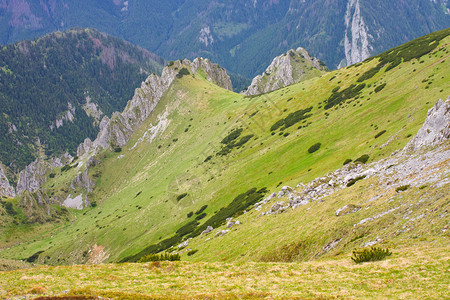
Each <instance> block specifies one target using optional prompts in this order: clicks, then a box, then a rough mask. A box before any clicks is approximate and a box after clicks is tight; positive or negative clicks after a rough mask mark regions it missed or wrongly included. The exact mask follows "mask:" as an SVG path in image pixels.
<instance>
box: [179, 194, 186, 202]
mask: <svg viewBox="0 0 450 300" xmlns="http://www.w3.org/2000/svg"><path fill="white" fill-rule="evenodd" d="M187 195H188V193H183V194H180V195H178V196H177V201H180V200H181V199H183V198H184V197H186V196H187Z"/></svg>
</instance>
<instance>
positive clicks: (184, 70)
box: [177, 68, 191, 79]
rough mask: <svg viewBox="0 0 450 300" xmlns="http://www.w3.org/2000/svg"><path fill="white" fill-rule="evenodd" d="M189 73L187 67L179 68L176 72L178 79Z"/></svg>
mask: <svg viewBox="0 0 450 300" xmlns="http://www.w3.org/2000/svg"><path fill="white" fill-rule="evenodd" d="M189 74H191V73H189V70H188V69H186V68H181V70H180V71H179V72H178V74H177V78H178V79H180V78H183V76H184V75H189Z"/></svg>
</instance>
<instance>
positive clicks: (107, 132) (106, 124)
mask: <svg viewBox="0 0 450 300" xmlns="http://www.w3.org/2000/svg"><path fill="white" fill-rule="evenodd" d="M183 67H187V68H189V69H190V71H191V73H194V74H195V73H196V72H197V71H198V70H199V69H203V70H204V71H205V72H206V74H207V79H208V80H209V81H210V82H212V83H214V84H217V85H219V86H221V87H224V88H226V89H229V90H231V89H232V86H231V80H230V77H229V76H228V74H227V73H226V71H225V70H224V69H222V68H221V67H220V66H219V65H217V64H213V63H211V61H209V60H208V59H203V58H196V59H195V60H194V61H193V62H190V61H189V60H187V59H186V60H184V61H179V60H178V61H175V62H171V63H170V64H169V65H168V66H166V67H165V68H164V69H163V72H162V75H161V77H159V76H158V75H156V74H152V75H150V76H149V77H147V79H146V80H145V81H144V82H143V83H142V84H141V87H140V88H138V89H136V91H135V94H134V96H133V98H132V99H131V100H130V101H128V104H127V106H126V107H125V109H124V110H123V112H115V113H114V114H113V115H112V116H111V118H108V117H103V119H102V121H101V122H100V131H99V133H98V135H97V138H96V139H95V140H94V141H91V140H90V139H86V140H85V141H84V142H83V143H82V144H80V145H79V147H78V149H77V155H78V156H83V155H85V154H87V153H90V152H91V153H97V152H98V151H100V150H101V149H106V148H110V147H116V146H118V147H123V146H124V145H125V144H126V143H127V142H128V140H129V139H130V137H131V135H132V134H133V132H134V131H135V130H136V129H137V128H139V127H140V126H141V125H142V124H143V123H144V121H145V120H146V119H147V118H148V117H149V116H150V114H151V113H152V111H153V110H154V109H155V107H156V105H157V104H158V102H159V101H160V100H161V98H162V97H163V95H164V93H165V92H166V91H167V90H168V88H169V86H170V85H171V84H172V82H173V81H174V79H175V78H176V75H178V73H179V71H180V69H181V68H183Z"/></svg>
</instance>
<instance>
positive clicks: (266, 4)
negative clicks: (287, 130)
mask: <svg viewBox="0 0 450 300" xmlns="http://www.w3.org/2000/svg"><path fill="white" fill-rule="evenodd" d="M0 9H2V10H3V12H4V14H3V17H2V18H1V19H0V22H2V23H3V24H5V26H4V29H3V32H2V33H1V34H0V39H1V41H2V43H8V42H13V41H17V40H20V39H25V38H34V37H36V36H40V35H42V34H43V33H46V32H50V31H55V30H65V29H68V28H71V27H77V26H78V27H96V28H97V29H98V30H101V31H105V32H108V33H110V34H113V35H115V36H118V37H122V38H125V39H126V40H129V41H132V42H133V43H135V44H138V45H140V46H143V47H145V48H147V49H148V50H150V51H152V52H155V53H157V54H159V55H161V56H163V57H165V58H166V59H178V58H189V59H194V58H195V57H198V56H202V57H207V58H210V59H212V60H213V61H215V62H217V63H219V64H220V65H222V66H223V67H225V68H226V69H227V70H229V71H231V72H233V73H237V74H241V75H243V76H245V77H248V78H252V77H254V76H256V75H257V74H260V73H262V72H263V71H264V68H265V66H267V65H269V63H270V61H271V60H272V59H273V57H275V56H278V55H280V54H281V53H284V52H286V51H288V50H289V49H296V48H297V47H299V46H301V47H304V48H306V49H308V51H309V52H310V53H311V55H313V56H315V57H318V58H319V59H321V60H322V61H324V62H325V63H326V64H327V66H328V67H329V68H331V69H334V68H337V67H338V66H345V65H350V64H353V63H357V62H360V61H362V60H364V59H365V58H367V57H368V56H369V55H375V54H378V53H381V52H383V51H385V50H387V49H389V48H393V47H395V46H397V45H400V44H402V43H405V42H407V41H409V40H412V39H414V38H417V37H419V36H422V35H425V34H427V33H430V32H433V31H436V30H440V29H444V28H448V27H450V7H449V3H448V1H447V0H436V1H429V0H413V1H408V2H404V1H400V0H397V1H394V2H392V1H387V0H384V1H381V2H380V1H379V2H377V3H374V2H371V1H368V0H348V1H347V0H339V1H335V2H329V1H326V0H320V1H293V0H280V1H271V0H260V1H256V2H248V1H243V0H234V1H231V2H229V3H218V2H215V1H211V0H202V1H200V2H199V1H193V0H177V1H173V2H171V3H165V4H161V3H159V2H157V1H153V0H152V1H145V2H138V1H136V0H128V1H124V0H109V1H99V0H96V1H89V3H87V2H85V1H83V2H82V1H75V2H73V1H72V2H69V1H67V0H63V1H58V2H55V1H53V0H42V1H40V3H39V4H34V3H32V2H30V1H29V0H28V1H25V0H5V1H4V3H2V6H1V7H0ZM96 15H97V16H102V17H100V18H99V17H95V16H96ZM155 24H157V25H155ZM149 36H151V37H152V38H151V39H149V38H148V37H149Z"/></svg>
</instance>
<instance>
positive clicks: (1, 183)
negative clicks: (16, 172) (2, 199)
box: [0, 163, 16, 197]
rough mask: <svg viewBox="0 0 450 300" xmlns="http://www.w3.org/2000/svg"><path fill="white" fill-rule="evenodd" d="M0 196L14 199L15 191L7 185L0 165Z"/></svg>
mask: <svg viewBox="0 0 450 300" xmlns="http://www.w3.org/2000/svg"><path fill="white" fill-rule="evenodd" d="M0 196H6V197H15V196H16V191H15V190H14V187H12V186H11V185H10V184H9V180H8V177H6V174H5V170H4V169H3V166H2V164H1V163H0Z"/></svg>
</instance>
